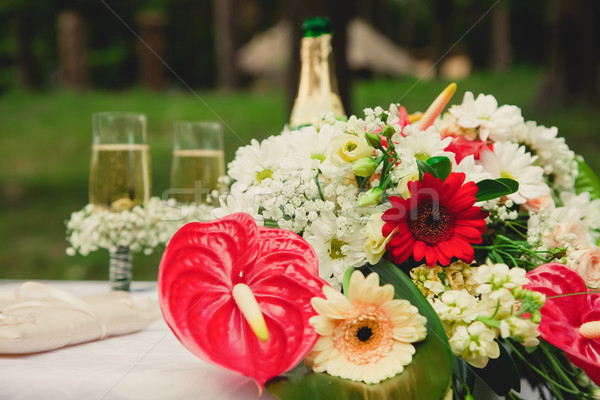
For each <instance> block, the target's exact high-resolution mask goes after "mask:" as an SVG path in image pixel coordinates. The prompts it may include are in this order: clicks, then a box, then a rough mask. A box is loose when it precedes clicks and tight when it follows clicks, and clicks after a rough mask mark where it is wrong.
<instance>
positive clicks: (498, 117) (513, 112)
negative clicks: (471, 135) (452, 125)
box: [448, 92, 523, 142]
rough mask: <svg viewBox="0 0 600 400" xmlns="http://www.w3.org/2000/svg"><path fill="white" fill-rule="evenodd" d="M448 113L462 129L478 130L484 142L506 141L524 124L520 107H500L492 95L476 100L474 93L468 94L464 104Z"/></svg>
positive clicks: (455, 106)
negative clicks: (507, 137) (512, 132)
mask: <svg viewBox="0 0 600 400" xmlns="http://www.w3.org/2000/svg"><path fill="white" fill-rule="evenodd" d="M448 112H449V113H450V114H451V115H453V116H454V117H456V118H457V124H458V125H459V126H461V127H462V128H466V129H478V130H479V138H480V139H481V140H482V141H486V140H488V138H489V139H490V140H492V141H494V142H497V141H502V140H505V139H506V135H507V133H508V131H509V130H510V129H511V128H512V127H514V126H515V125H518V124H520V123H523V117H522V116H521V110H520V109H519V108H518V107H516V106H509V105H504V106H501V107H498V101H496V99H495V98H494V96H492V95H484V94H480V95H479V96H477V99H475V98H474V97H473V93H471V92H466V93H465V96H464V98H463V102H462V104H461V105H454V106H452V107H450V109H449V110H448Z"/></svg>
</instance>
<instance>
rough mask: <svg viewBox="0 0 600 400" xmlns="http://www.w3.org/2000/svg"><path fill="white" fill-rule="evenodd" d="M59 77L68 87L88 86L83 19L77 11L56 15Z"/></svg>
mask: <svg viewBox="0 0 600 400" xmlns="http://www.w3.org/2000/svg"><path fill="white" fill-rule="evenodd" d="M58 55H59V79H60V82H61V84H62V85H63V86H65V87H67V88H69V89H75V90H84V89H87V88H88V87H89V75H88V70H87V55H86V32H85V21H84V19H83V17H82V16H81V14H80V13H78V12H77V11H70V10H67V11H62V12H61V13H60V14H59V15H58Z"/></svg>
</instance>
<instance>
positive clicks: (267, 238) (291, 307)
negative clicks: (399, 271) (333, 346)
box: [158, 213, 326, 388]
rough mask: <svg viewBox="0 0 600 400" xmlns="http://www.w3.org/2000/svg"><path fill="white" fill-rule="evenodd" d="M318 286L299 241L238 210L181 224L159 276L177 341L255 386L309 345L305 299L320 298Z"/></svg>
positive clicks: (312, 337) (313, 262)
mask: <svg viewBox="0 0 600 400" xmlns="http://www.w3.org/2000/svg"><path fill="white" fill-rule="evenodd" d="M323 285H326V283H325V282H324V281H323V280H322V279H320V278H319V274H318V262H317V257H316V255H315V253H314V251H313V249H312V247H311V246H310V245H309V244H308V243H307V242H305V241H304V239H302V238H301V237H299V236H298V235H296V234H294V233H292V232H289V231H285V230H280V229H270V228H263V227H258V226H257V225H256V224H255V222H254V220H253V219H252V217H250V216H249V215H247V214H242V213H238V214H232V215H230V216H227V217H225V218H224V219H220V220H215V221H210V222H194V223H190V224H187V225H185V226H184V227H183V228H181V229H180V230H179V231H178V232H177V233H176V234H175V235H174V236H173V238H172V239H171V241H170V243H169V245H168V246H167V248H166V250H165V252H164V254H163V257H162V260H161V263H160V270H159V275H158V290H159V299H160V306H161V310H162V313H163V316H164V318H165V321H166V322H167V324H168V325H169V327H170V328H171V329H172V330H173V332H174V333H175V335H176V336H177V338H178V339H179V340H180V341H181V343H183V345H184V346H185V347H186V348H188V349H189V350H190V351H191V352H192V353H194V354H195V355H197V356H198V357H200V358H201V359H203V360H205V361H207V362H210V363H212V364H215V365H217V366H220V367H223V368H227V369H229V370H232V371H236V372H239V373H240V374H243V375H245V376H249V377H252V378H253V379H254V380H255V381H256V382H257V383H258V385H259V386H260V387H261V388H262V386H263V385H264V383H265V382H266V381H267V380H269V379H270V378H273V377H275V376H277V375H280V374H282V373H283V372H285V371H287V370H289V369H290V368H292V367H294V366H296V365H297V364H298V363H299V362H300V361H301V360H302V359H303V358H304V357H305V356H306V355H307V354H308V352H310V350H311V349H312V347H313V346H314V344H315V342H316V341H317V334H316V332H315V331H314V329H313V328H312V327H311V326H310V324H309V323H308V320H309V318H310V317H312V316H313V315H315V311H314V310H313V308H312V306H311V304H310V300H311V299H312V298H313V297H315V296H321V297H322V296H323V291H322V288H323Z"/></svg>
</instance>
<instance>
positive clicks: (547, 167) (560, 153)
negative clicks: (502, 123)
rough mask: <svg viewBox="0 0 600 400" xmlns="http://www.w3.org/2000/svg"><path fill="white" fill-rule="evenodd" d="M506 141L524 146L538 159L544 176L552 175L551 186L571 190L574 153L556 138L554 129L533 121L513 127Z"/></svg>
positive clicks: (574, 167)
mask: <svg viewBox="0 0 600 400" xmlns="http://www.w3.org/2000/svg"><path fill="white" fill-rule="evenodd" d="M507 139H508V140H510V141H513V142H519V143H521V144H526V145H527V146H528V147H529V148H530V149H532V150H533V152H534V153H535V154H536V155H537V156H538V157H539V162H540V165H541V166H542V168H544V173H545V174H546V175H553V185H554V186H556V187H559V188H562V189H572V187H573V184H574V182H575V177H576V176H577V162H576V161H575V153H574V152H573V151H572V150H571V149H569V146H567V144H566V143H565V138H563V137H558V129H557V128H556V127H552V128H546V127H545V126H541V125H537V124H536V123H535V122H534V121H527V122H526V123H524V124H519V125H517V126H515V127H514V128H513V129H512V130H511V131H510V132H509V135H508V137H507Z"/></svg>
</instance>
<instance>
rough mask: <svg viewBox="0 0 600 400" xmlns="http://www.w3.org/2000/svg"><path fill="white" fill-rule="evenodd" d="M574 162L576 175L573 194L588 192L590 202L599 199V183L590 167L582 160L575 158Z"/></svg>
mask: <svg viewBox="0 0 600 400" xmlns="http://www.w3.org/2000/svg"><path fill="white" fill-rule="evenodd" d="M576 160H577V169H578V174H577V177H576V178H575V193H577V194H580V193H585V192H588V193H589V194H590V199H591V200H594V199H597V198H600V181H599V180H598V176H597V175H596V173H595V172H594V171H593V170H592V169H591V168H590V166H589V165H587V164H586V163H585V161H583V158H581V157H577V158H576Z"/></svg>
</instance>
